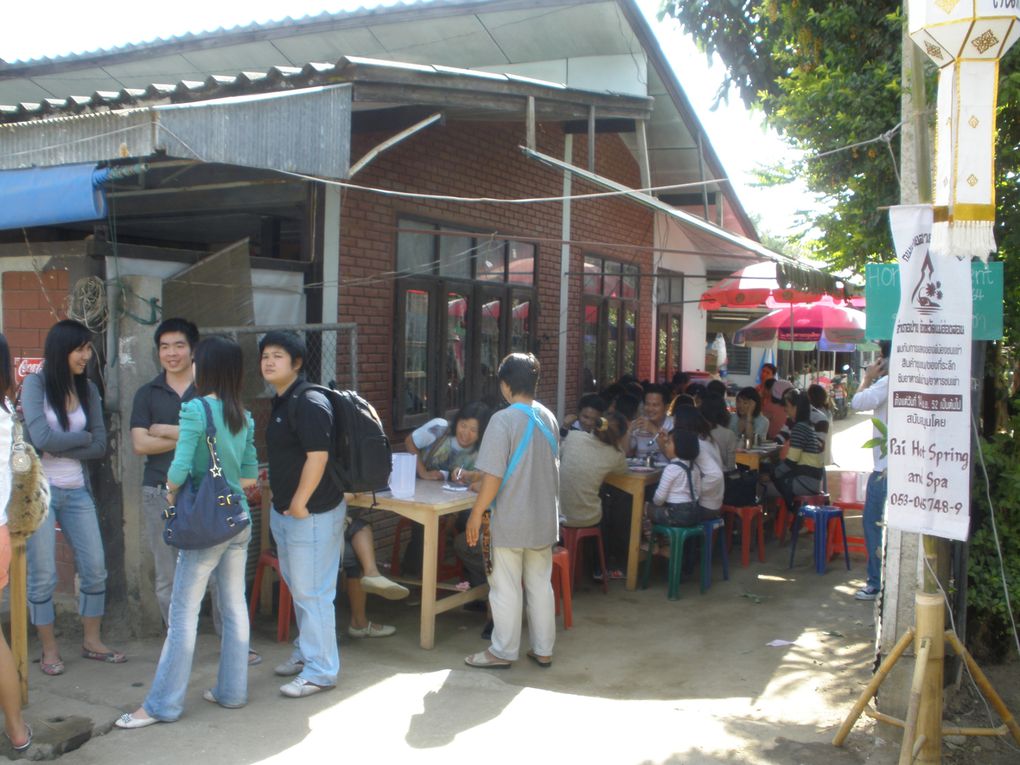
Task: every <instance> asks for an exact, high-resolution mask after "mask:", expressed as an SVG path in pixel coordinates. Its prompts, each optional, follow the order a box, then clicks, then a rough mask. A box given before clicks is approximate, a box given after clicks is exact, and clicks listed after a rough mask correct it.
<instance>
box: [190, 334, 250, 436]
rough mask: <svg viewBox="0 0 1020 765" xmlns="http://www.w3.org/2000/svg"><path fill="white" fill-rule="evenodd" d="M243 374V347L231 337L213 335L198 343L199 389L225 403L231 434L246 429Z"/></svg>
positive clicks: (197, 383)
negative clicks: (242, 401)
mask: <svg viewBox="0 0 1020 765" xmlns="http://www.w3.org/2000/svg"><path fill="white" fill-rule="evenodd" d="M243 373H244V359H243V356H242V354H241V346H240V345H238V344H237V343H236V342H234V341H233V340H231V339H230V338H229V337H223V336H222V335H210V336H209V337H206V338H204V339H202V340H200V341H199V343H198V345H196V346H195V391H196V392H197V393H198V395H200V396H207V395H209V394H210V393H213V394H215V395H216V397H217V398H218V399H219V400H220V403H222V404H223V421H224V422H226V423H227V427H228V428H230V432H231V433H240V432H241V429H242V428H244V407H243V406H242V405H241V380H242V379H243Z"/></svg>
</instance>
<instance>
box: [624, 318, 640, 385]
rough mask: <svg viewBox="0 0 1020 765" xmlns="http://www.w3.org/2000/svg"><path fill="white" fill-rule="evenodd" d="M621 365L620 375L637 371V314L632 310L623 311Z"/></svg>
mask: <svg viewBox="0 0 1020 765" xmlns="http://www.w3.org/2000/svg"><path fill="white" fill-rule="evenodd" d="M622 329H623V365H622V367H621V374H631V375H632V374H634V373H635V372H636V371H637V314H636V313H635V312H634V309H633V308H625V309H624V311H623V328H622Z"/></svg>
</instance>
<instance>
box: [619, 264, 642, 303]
mask: <svg viewBox="0 0 1020 765" xmlns="http://www.w3.org/2000/svg"><path fill="white" fill-rule="evenodd" d="M638 273H639V271H638V267H637V266H624V267H623V297H625V298H628V299H630V300H634V299H636V298H637V296H638Z"/></svg>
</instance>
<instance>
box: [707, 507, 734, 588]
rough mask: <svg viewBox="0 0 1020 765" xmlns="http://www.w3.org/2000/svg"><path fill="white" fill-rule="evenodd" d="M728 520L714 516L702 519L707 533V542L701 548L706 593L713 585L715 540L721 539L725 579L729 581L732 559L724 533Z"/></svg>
mask: <svg viewBox="0 0 1020 765" xmlns="http://www.w3.org/2000/svg"><path fill="white" fill-rule="evenodd" d="M725 525H726V522H725V521H724V520H723V519H722V518H712V519H711V520H708V521H702V523H701V528H702V531H703V532H704V534H705V543H704V545H703V547H702V550H701V591H702V593H704V592H705V591H706V590H707V589H708V588H709V587H711V586H712V547H713V546H714V544H715V540H717V539H718V540H719V554H720V555H721V556H722V575H723V579H724V580H726V581H729V578H730V560H729V557H728V556H727V555H726V537H725V536H724V534H722V533H717V532H722V531H723V528H724V527H725Z"/></svg>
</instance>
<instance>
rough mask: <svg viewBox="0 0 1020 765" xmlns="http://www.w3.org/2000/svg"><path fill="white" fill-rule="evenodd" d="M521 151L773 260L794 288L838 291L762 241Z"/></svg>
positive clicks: (819, 273) (825, 278) (829, 279)
mask: <svg viewBox="0 0 1020 765" xmlns="http://www.w3.org/2000/svg"><path fill="white" fill-rule="evenodd" d="M521 151H523V152H524V154H525V155H526V156H528V157H531V158H532V159H537V160H538V161H539V162H544V163H545V164H547V165H550V166H552V167H555V168H556V169H558V170H565V171H567V172H570V173H573V174H574V175H576V176H578V177H579V178H583V179H584V180H586V181H589V182H591V183H594V184H595V185H597V186H600V187H602V188H604V189H609V190H611V191H619V192H621V195H622V196H625V197H627V198H629V199H632V200H633V201H635V202H637V203H639V204H642V205H644V206H645V207H650V208H651V209H653V210H655V211H656V212H660V213H663V214H664V215H666V216H668V217H669V218H671V219H673V220H675V221H677V222H679V223H681V224H683V225H684V226H685V227H690V228H693V229H695V230H696V231H699V232H703V233H705V234H709V235H711V236H712V237H713V238H714V239H715V240H716V241H717V242H719V243H720V244H722V245H730V246H735V247H737V248H739V249H740V250H742V251H743V252H744V253H746V254H747V255H748V257H751V258H764V259H766V260H771V261H774V262H775V263H777V264H778V265H779V271H780V274H781V275H782V277H783V278H784V279H785V280H786V281H788V282H789V283H790V284H792V285H793V286H795V287H798V288H810V289H820V290H827V291H834V290H836V289H837V285H836V282H837V281H838V280H837V279H836V278H835V277H833V276H831V275H830V274H827V273H825V272H824V271H820V270H819V269H817V268H814V267H812V266H810V265H807V264H805V263H801V262H800V261H798V260H795V259H794V258H791V257H789V256H788V255H783V254H782V253H779V252H775V251H774V250H770V249H769V248H768V247H766V246H765V245H763V244H762V243H761V242H756V241H754V240H753V239H748V238H747V237H746V236H741V235H740V234H734V233H733V232H731V231H727V230H726V229H723V228H719V227H718V226H716V225H714V224H712V223H709V222H708V221H705V220H702V219H701V218H698V217H696V216H694V215H691V214H690V213H686V212H684V211H683V210H677V209H676V208H674V207H671V206H670V205H668V204H666V203H665V202H663V201H661V200H659V199H656V198H655V197H653V196H652V195H651V194H646V193H644V192H641V191H637V190H635V189H632V188H629V187H627V186H624V185H623V184H622V183H617V182H616V181H614V180H611V179H609V178H606V177H605V176H602V175H598V174H597V173H593V172H590V171H588V170H585V169H583V168H580V167H578V166H577V165H572V164H570V163H569V162H564V161H563V160H559V159H556V158H555V157H550V156H549V155H548V154H543V153H541V152H539V151H535V150H533V149H529V148H527V147H525V146H522V147H521ZM737 254H739V253H737Z"/></svg>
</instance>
